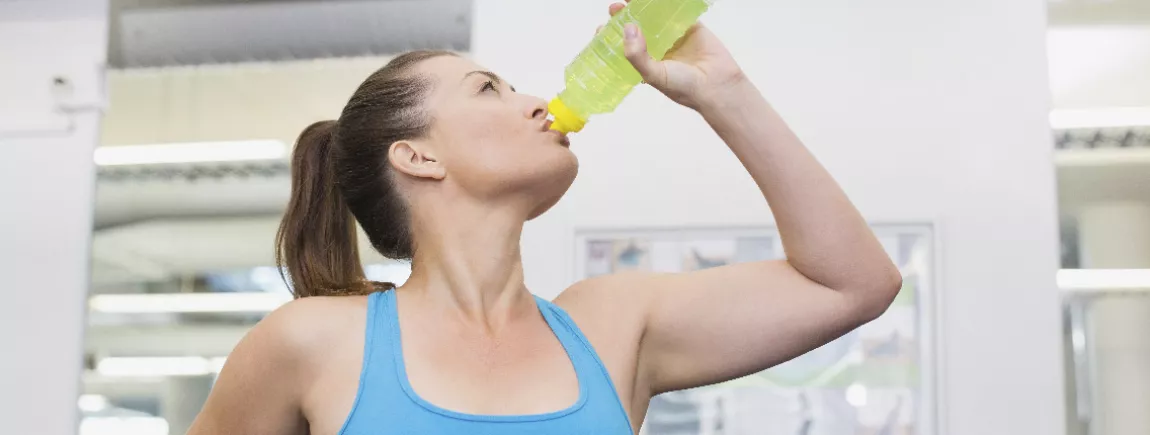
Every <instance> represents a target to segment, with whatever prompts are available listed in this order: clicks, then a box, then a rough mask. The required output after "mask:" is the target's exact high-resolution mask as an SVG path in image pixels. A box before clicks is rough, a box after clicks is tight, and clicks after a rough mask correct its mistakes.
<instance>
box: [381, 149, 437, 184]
mask: <svg viewBox="0 0 1150 435" xmlns="http://www.w3.org/2000/svg"><path fill="white" fill-rule="evenodd" d="M387 157H388V160H390V163H391V165H392V166H393V167H395V169H396V170H398V171H400V172H402V173H404V174H407V175H410V176H412V177H417V178H429V179H435V180H442V179H443V178H445V177H446V176H447V170H446V169H445V168H444V167H443V164H442V163H440V161H439V159H438V158H436V157H435V155H434V154H433V152H432V150H431V149H429V147H427V146H424V145H423V144H419V143H416V142H412V141H399V142H396V143H393V144H391V148H390V149H389V150H388V153H387Z"/></svg>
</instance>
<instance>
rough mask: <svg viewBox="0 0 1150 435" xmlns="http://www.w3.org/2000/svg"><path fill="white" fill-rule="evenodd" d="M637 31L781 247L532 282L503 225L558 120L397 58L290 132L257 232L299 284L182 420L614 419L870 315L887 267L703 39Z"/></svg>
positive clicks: (415, 430)
mask: <svg viewBox="0 0 1150 435" xmlns="http://www.w3.org/2000/svg"><path fill="white" fill-rule="evenodd" d="M622 7H623V5H622V4H615V5H612V6H611V12H612V13H615V12H617V11H618V10H619V9H621V8H622ZM638 33H639V32H638V31H637V29H635V28H634V27H633V26H629V27H628V28H627V31H626V34H627V40H626V43H625V44H626V52H627V57H628V59H630V61H631V63H632V64H633V65H634V66H635V68H636V69H637V70H638V71H639V72H640V73H641V74H642V76H643V78H644V80H645V81H646V82H647V83H649V84H651V85H652V86H654V87H655V88H657V89H659V90H660V91H662V92H663V93H664V94H666V95H667V96H668V97H670V98H671V99H672V100H674V101H675V102H677V103H679V104H682V105H684V106H687V107H690V108H692V109H694V110H696V111H698V112H699V114H701V115H702V116H703V118H704V119H705V120H706V121H707V122H708V123H709V124H710V125H711V126H712V127H713V128H714V130H715V132H716V133H718V135H719V136H720V137H721V138H722V139H723V140H724V141H725V142H726V143H727V145H728V146H729V147H730V148H731V150H732V151H733V152H734V153H735V155H736V156H737V157H738V158H739V159H740V160H741V161H742V163H743V165H744V166H745V167H746V169H747V170H748V171H749V172H750V174H751V176H752V177H753V178H754V180H755V181H756V182H757V184H758V185H759V187H760V189H761V190H762V192H763V195H764V196H765V197H766V199H767V201H768V202H769V203H770V204H771V206H772V210H774V214H775V218H776V222H777V225H778V228H779V231H780V233H781V235H782V238H783V241H784V244H785V248H786V252H787V254H788V257H787V260H786V261H771V262H760V263H748V264H738V265H732V266H726V267H720V268H714V269H708V270H704V271H698V272H691V273H684V274H675V275H659V274H640V273H636V274H626V275H612V276H605V277H599V278H594V279H590V280H587V281H583V282H580V283H577V284H575V285H573V286H572V287H570V288H568V289H567V290H566V291H564V292H563V293H562V294H561V295H560V296H559V297H558V298H556V300H555V301H554V302H553V303H549V302H546V301H542V300H538V299H536V298H534V297H533V296H532V295H531V293H529V292H528V289H527V288H526V287H525V286H524V282H523V268H522V263H521V259H520V251H519V241H520V240H519V239H520V235H521V233H522V230H523V224H524V222H525V221H527V220H529V219H532V218H534V217H536V216H539V215H540V214H542V213H543V212H545V211H546V210H547V209H548V208H550V207H551V206H552V205H553V204H555V203H556V202H557V201H558V200H559V198H560V197H561V196H562V195H563V194H564V192H565V191H566V190H567V188H568V187H569V186H570V185H571V183H572V182H573V181H574V179H575V174H576V172H577V163H576V159H575V156H574V154H572V152H571V151H570V150H569V149H568V147H567V142H566V138H565V137H563V136H561V135H559V134H558V133H555V132H552V131H549V129H548V127H549V125H550V122H549V121H548V120H547V111H546V105H545V102H544V101H543V100H540V99H537V98H534V97H530V96H526V95H521V94H518V93H516V92H515V90H514V88H512V87H511V86H509V85H508V84H506V83H504V82H503V81H502V80H500V79H499V77H498V76H496V75H495V74H493V73H490V72H487V71H485V70H483V69H482V68H480V67H479V66H476V65H475V64H473V63H472V62H470V61H468V60H466V59H463V58H461V57H457V56H455V55H452V54H450V53H441V52H415V53H409V54H405V55H403V56H400V57H398V58H396V59H395V60H393V61H392V62H390V63H389V64H388V65H387V66H385V67H384V68H383V69H381V70H379V71H378V72H376V73H375V74H373V75H372V76H371V77H369V78H368V79H367V81H365V82H364V83H363V85H362V86H361V87H360V88H359V89H358V90H357V91H356V92H355V94H354V95H352V97H351V100H350V101H349V102H348V104H347V106H346V107H345V108H344V110H343V113H342V115H341V116H340V119H339V120H338V121H327V122H322V123H318V124H315V125H313V126H311V127H309V128H308V129H307V130H306V131H304V133H303V134H302V136H301V137H300V140H299V143H298V145H297V148H296V151H295V155H294V158H293V159H294V161H293V167H292V179H293V180H292V199H291V204H290V205H289V209H288V211H287V214H286V215H285V217H284V221H283V224H282V227H281V229H280V234H279V245H278V247H277V258H279V260H280V263H281V265H283V266H285V267H286V269H287V270H288V271H289V273H290V277H291V281H292V282H293V286H294V291H295V292H296V295H297V296H298V298H299V299H298V300H296V301H294V302H292V303H290V304H288V305H287V306H285V307H283V308H281V309H279V310H277V311H276V312H274V313H272V314H271V315H270V316H268V317H267V318H266V319H264V320H263V321H262V322H260V323H259V324H258V325H257V326H256V327H255V328H253V329H252V331H251V332H250V333H249V334H248V336H247V337H246V338H245V339H244V340H243V341H242V342H241V343H240V344H239V345H238V346H237V347H236V349H235V351H234V353H233V354H232V355H231V356H230V357H229V358H228V362H227V365H226V366H225V367H224V369H223V372H222V373H221V374H220V378H219V381H218V383H217V385H216V387H215V389H214V391H213V392H212V394H211V397H210V398H209V399H208V402H207V404H206V405H205V406H204V409H203V412H202V413H201V415H200V416H199V418H198V420H197V421H196V423H195V425H194V426H193V428H192V430H191V433H192V434H304V433H311V434H337V433H339V434H428V433H452V434H454V433H468V434H529V433H531V434H624V433H635V432H637V431H638V428H639V426H640V424H641V422H642V421H643V417H644V415H645V414H646V410H647V404H648V402H649V400H650V399H651V397H652V396H654V395H656V394H659V393H662V392H666V391H672V390H678V389H684V388H691V387H696V386H701V385H707V384H712V383H716V382H720V381H724V380H728V379H733V378H737V377H740V376H744V375H748V374H751V373H755V372H758V371H760V370H763V369H766V368H768V367H771V366H773V365H775V364H778V363H780V362H783V361H786V360H788V359H790V358H793V357H795V356H798V355H800V354H802V353H804V352H807V351H809V350H811V349H814V348H816V347H818V346H820V345H822V344H824V343H826V342H828V341H830V340H832V339H834V338H836V337H838V336H840V335H842V334H844V333H846V332H847V331H849V330H851V329H853V328H855V327H857V326H859V325H861V324H863V323H865V322H867V321H869V320H871V319H874V318H875V317H877V316H878V315H879V314H881V313H882V312H883V311H884V310H885V309H886V308H887V306H888V305H889V304H890V302H891V300H892V299H893V298H894V296H895V294H896V293H897V292H898V289H899V287H900V284H901V278H900V275H899V272H898V270H897V269H896V268H895V267H894V265H892V264H891V262H890V260H889V259H888V258H887V256H886V255H885V253H884V252H883V250H882V248H881V247H880V245H879V243H878V242H877V240H876V239H875V237H874V235H873V234H872V233H871V232H870V230H869V229H868V227H867V225H866V223H865V222H864V221H863V219H861V218H860V216H859V213H858V212H857V211H856V210H855V209H854V207H853V206H852V205H851V204H850V202H849V201H848V200H847V198H846V196H845V195H844V194H843V192H842V191H841V190H840V189H839V187H838V186H837V185H836V184H835V182H834V181H833V180H832V179H831V177H830V175H829V174H828V173H827V172H826V171H825V170H824V169H823V168H822V167H821V166H820V165H819V164H818V163H817V162H816V161H815V159H814V158H813V157H812V156H811V154H810V153H809V152H808V151H807V150H806V149H805V148H804V147H803V145H802V144H801V143H800V141H799V140H798V139H797V138H796V137H795V136H794V135H793V134H792V133H791V131H790V130H789V129H788V128H787V126H786V125H785V124H784V123H783V121H782V120H781V119H780V118H779V116H778V115H777V114H775V112H774V111H773V110H772V109H771V107H770V106H769V105H768V104H767V102H766V101H765V100H764V99H763V97H762V96H761V95H760V94H759V92H758V91H757V90H756V89H755V87H754V86H753V85H752V84H751V83H750V82H749V81H748V80H747V79H746V77H745V76H744V75H743V73H742V71H741V70H740V69H739V67H738V65H737V64H736V63H735V61H734V60H733V59H732V58H731V56H730V54H729V53H728V52H727V50H726V49H725V48H724V47H723V45H722V43H721V42H720V41H719V40H718V39H717V38H716V37H715V35H714V34H712V33H711V32H710V31H708V30H707V29H706V28H704V27H702V26H696V27H695V28H694V29H693V30H692V31H691V32H690V33H689V34H688V35H687V36H685V37H684V39H683V40H682V41H681V43H680V45H679V46H678V47H677V49H676V50H675V51H673V52H672V53H671V54H670V55H669V56H668V59H667V60H666V61H663V62H658V61H655V60H653V59H651V58H650V57H649V56H648V55H647V52H646V48H645V47H646V45H645V42H644V40H643V38H642V35H640V34H638ZM352 216H354V218H355V219H356V220H357V221H358V222H359V224H360V225H361V226H362V227H363V228H364V230H365V232H366V233H367V235H368V237H369V239H370V240H371V243H372V246H373V247H374V248H375V249H377V250H378V251H379V252H381V253H382V254H384V255H385V256H388V257H391V258H398V259H411V260H412V274H411V277H410V279H409V280H408V281H407V283H406V284H404V285H403V286H402V287H400V288H398V289H396V288H394V286H388V285H379V284H375V283H370V282H368V281H366V280H365V278H364V275H363V272H362V269H361V267H360V264H359V261H358V253H357V250H356V247H355V242H354V240H355V239H354V228H355V226H354V224H353V222H352V220H351V217H352Z"/></svg>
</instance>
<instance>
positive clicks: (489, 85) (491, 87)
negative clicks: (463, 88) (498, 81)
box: [479, 80, 498, 92]
mask: <svg viewBox="0 0 1150 435" xmlns="http://www.w3.org/2000/svg"><path fill="white" fill-rule="evenodd" d="M487 91H498V89H496V88H495V82H493V81H490V80H488V81H486V82H484V83H483V88H481V89H479V92H487Z"/></svg>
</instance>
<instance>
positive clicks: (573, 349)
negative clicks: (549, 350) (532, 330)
mask: <svg viewBox="0 0 1150 435" xmlns="http://www.w3.org/2000/svg"><path fill="white" fill-rule="evenodd" d="M535 302H536V304H538V305H539V311H540V312H542V313H543V318H544V319H546V320H547V324H548V325H550V326H551V330H552V331H554V332H555V336H556V337H558V338H559V341H560V343H562V344H563V348H564V349H567V352H568V354H569V355H570V357H571V361H572V364H574V365H575V372H576V375H577V376H578V377H579V380H580V382H581V383H582V384H583V385H582V386H583V387H584V388H587V389H588V390H589V391H588V393H589V394H590V395H591V396H598V399H599V400H600V401H604V399H605V401H606V402H608V403H613V404H614V406H610V405H609V406H608V407H609V408H615V409H616V410H617V411H619V412H620V413H621V414H622V415H623V418H624V419H626V412H624V411H623V404H622V403H621V402H620V401H619V397H618V395H616V391H615V383H614V381H612V380H611V374H610V372H608V371H607V366H606V365H604V364H603V361H602V360H600V359H599V353H598V352H595V348H594V347H593V346H591V341H590V340H588V339H587V336H585V335H583V331H582V330H580V329H579V326H578V325H576V324H575V320H574V319H572V318H571V316H570V315H569V314H567V311H565V310H564V309H562V308H560V307H559V306H558V305H555V304H553V303H551V302H548V301H546V300H544V299H543V298H540V297H538V296H536V297H535Z"/></svg>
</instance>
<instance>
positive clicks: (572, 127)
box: [547, 97, 587, 134]
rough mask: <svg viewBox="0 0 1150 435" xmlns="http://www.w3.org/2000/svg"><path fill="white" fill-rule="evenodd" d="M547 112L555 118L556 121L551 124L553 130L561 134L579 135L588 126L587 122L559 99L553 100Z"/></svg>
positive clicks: (548, 105)
mask: <svg viewBox="0 0 1150 435" xmlns="http://www.w3.org/2000/svg"><path fill="white" fill-rule="evenodd" d="M547 110H548V111H549V112H551V115H553V116H555V121H553V122H552V123H551V129H552V130H556V131H559V132H560V133H563V134H567V133H578V132H579V131H580V130H583V126H585V125H587V120H585V119H583V118H580V117H579V115H576V114H575V112H573V111H571V109H570V108H568V107H567V105H566V104H564V103H563V100H560V99H559V98H558V97H556V98H555V99H553V100H551V102H550V103H548V104H547Z"/></svg>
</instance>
